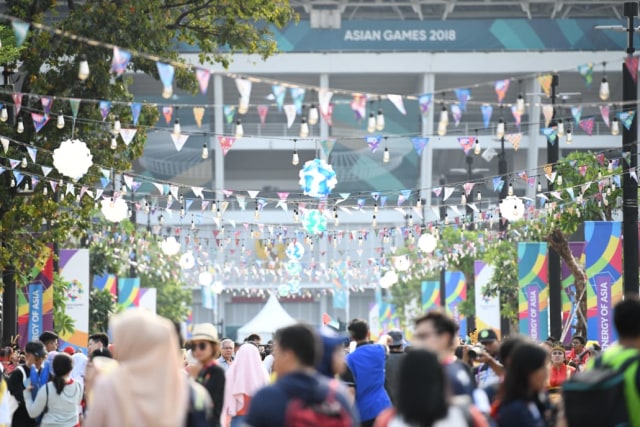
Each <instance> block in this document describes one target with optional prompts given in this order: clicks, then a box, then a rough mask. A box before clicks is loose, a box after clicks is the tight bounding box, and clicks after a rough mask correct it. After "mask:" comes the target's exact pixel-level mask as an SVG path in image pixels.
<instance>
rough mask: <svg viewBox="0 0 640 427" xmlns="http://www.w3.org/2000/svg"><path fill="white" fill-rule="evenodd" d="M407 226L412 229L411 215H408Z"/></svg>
mask: <svg viewBox="0 0 640 427" xmlns="http://www.w3.org/2000/svg"><path fill="white" fill-rule="evenodd" d="M407 225H408V226H409V227H413V215H411V214H409V218H408V219H407Z"/></svg>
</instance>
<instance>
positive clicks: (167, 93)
mask: <svg viewBox="0 0 640 427" xmlns="http://www.w3.org/2000/svg"><path fill="white" fill-rule="evenodd" d="M156 66H157V67H158V75H159V76H160V81H161V82H162V97H163V98H164V99H169V98H171V95H173V76H174V75H175V72H176V70H175V68H174V67H173V65H171V64H165V63H164V62H156Z"/></svg>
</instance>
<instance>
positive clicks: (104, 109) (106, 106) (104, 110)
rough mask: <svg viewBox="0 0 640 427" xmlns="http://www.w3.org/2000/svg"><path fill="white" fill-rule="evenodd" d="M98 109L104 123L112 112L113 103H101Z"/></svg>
mask: <svg viewBox="0 0 640 427" xmlns="http://www.w3.org/2000/svg"><path fill="white" fill-rule="evenodd" d="M98 108H99V109H100V116H102V121H103V122H104V121H105V120H106V119H107V116H108V115H109V111H111V101H100V104H99V105H98Z"/></svg>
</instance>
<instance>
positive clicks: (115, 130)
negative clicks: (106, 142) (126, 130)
mask: <svg viewBox="0 0 640 427" xmlns="http://www.w3.org/2000/svg"><path fill="white" fill-rule="evenodd" d="M120 130H122V125H121V124H120V117H118V116H116V118H115V120H114V121H113V133H115V134H119V133H120Z"/></svg>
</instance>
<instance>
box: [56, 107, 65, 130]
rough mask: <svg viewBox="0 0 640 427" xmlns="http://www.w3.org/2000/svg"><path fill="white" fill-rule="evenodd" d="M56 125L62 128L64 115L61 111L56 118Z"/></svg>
mask: <svg viewBox="0 0 640 427" xmlns="http://www.w3.org/2000/svg"><path fill="white" fill-rule="evenodd" d="M56 127H57V128H58V129H62V128H64V116H63V115H62V111H60V112H59V113H58V119H57V120H56Z"/></svg>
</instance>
